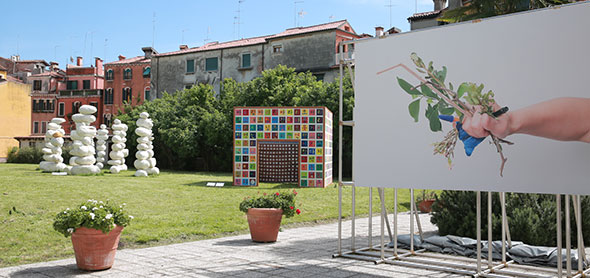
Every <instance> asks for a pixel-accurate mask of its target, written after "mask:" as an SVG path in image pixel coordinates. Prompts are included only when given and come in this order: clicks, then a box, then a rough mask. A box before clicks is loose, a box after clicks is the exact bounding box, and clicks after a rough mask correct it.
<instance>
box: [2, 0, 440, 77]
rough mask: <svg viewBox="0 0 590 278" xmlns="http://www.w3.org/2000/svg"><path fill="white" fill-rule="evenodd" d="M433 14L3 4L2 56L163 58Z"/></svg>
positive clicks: (395, 6) (259, 1)
mask: <svg viewBox="0 0 590 278" xmlns="http://www.w3.org/2000/svg"><path fill="white" fill-rule="evenodd" d="M432 9H433V1H432V0H192V1H178V0H166V1H155V0H145V1H131V0H129V1H127V0H118V1H112V0H104V1H80V0H77V1H65V0H56V1H41V0H33V1H4V3H2V10H4V11H11V12H3V15H2V21H1V24H0V26H2V27H0V28H2V35H0V57H5V58H9V57H10V56H11V55H15V54H19V55H20V57H21V59H22V60H34V59H42V60H46V61H48V62H49V61H56V62H58V63H59V64H60V67H61V68H65V64H66V63H71V62H70V57H73V58H74V60H75V57H76V56H82V57H83V58H84V65H85V66H89V65H91V64H93V60H94V59H93V57H100V58H102V59H103V60H104V61H105V62H112V61H116V60H117V59H118V58H117V57H118V55H123V56H126V57H128V58H129V57H135V56H140V55H143V52H142V51H141V48H142V47H144V46H154V48H155V49H156V51H158V52H160V53H163V52H170V51H175V50H178V47H179V45H181V44H187V45H188V46H189V47H196V46H200V45H203V44H204V43H206V42H213V41H219V42H225V41H231V40H235V39H239V38H249V37H256V36H262V35H271V34H276V33H279V32H282V31H284V30H285V29H287V28H292V27H295V26H310V25H316V24H322V23H327V22H330V21H337V20H343V19H346V20H348V22H349V23H350V24H351V25H352V28H353V29H354V30H355V31H356V32H357V33H358V34H361V33H368V34H371V35H374V33H375V26H382V27H384V28H385V29H386V30H387V29H389V28H390V27H391V26H395V27H397V28H399V29H401V30H402V31H404V32H405V31H409V29H410V25H409V24H408V21H407V18H408V17H409V16H411V15H412V14H413V13H415V12H424V11H431V10H432ZM238 11H239V12H238ZM238 23H239V24H238Z"/></svg>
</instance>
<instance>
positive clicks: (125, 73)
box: [123, 68, 132, 79]
mask: <svg viewBox="0 0 590 278" xmlns="http://www.w3.org/2000/svg"><path fill="white" fill-rule="evenodd" d="M131 77H132V76H131V69H130V68H126V69H125V70H124V71H123V79H131Z"/></svg>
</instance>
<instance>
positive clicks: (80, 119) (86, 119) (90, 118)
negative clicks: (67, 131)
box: [72, 114, 96, 124]
mask: <svg viewBox="0 0 590 278" xmlns="http://www.w3.org/2000/svg"><path fill="white" fill-rule="evenodd" d="M72 121H74V122H76V123H85V124H90V123H94V122H96V117H95V116H94V115H84V114H74V115H72Z"/></svg>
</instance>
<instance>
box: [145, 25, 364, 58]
mask: <svg viewBox="0 0 590 278" xmlns="http://www.w3.org/2000/svg"><path fill="white" fill-rule="evenodd" d="M345 23H347V21H346V20H340V21H335V22H330V23H324V24H318V25H313V26H307V27H295V28H289V29H287V30H285V31H283V32H281V33H278V34H274V35H267V36H260V37H253V38H246V39H241V40H235V41H228V42H222V43H217V42H212V43H207V44H205V45H203V46H199V47H193V48H188V49H182V50H177V51H172V52H166V53H159V54H155V55H154V56H156V57H162V56H172V55H177V54H186V53H194V52H201V51H208V50H215V49H223V48H232V47H239V46H248V45H255V44H261V43H266V42H267V41H268V40H269V39H275V38H282V37H287V36H294V35H300V34H306V33H311V32H319V31H326V30H332V29H337V28H339V27H341V26H342V25H343V24H345ZM352 32H354V31H352Z"/></svg>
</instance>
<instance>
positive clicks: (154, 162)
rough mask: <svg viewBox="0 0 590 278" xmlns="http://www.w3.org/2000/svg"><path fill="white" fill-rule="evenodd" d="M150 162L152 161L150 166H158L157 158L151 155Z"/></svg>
mask: <svg viewBox="0 0 590 278" xmlns="http://www.w3.org/2000/svg"><path fill="white" fill-rule="evenodd" d="M149 162H150V168H154V167H156V159H155V158H153V157H150V159H149Z"/></svg>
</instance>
